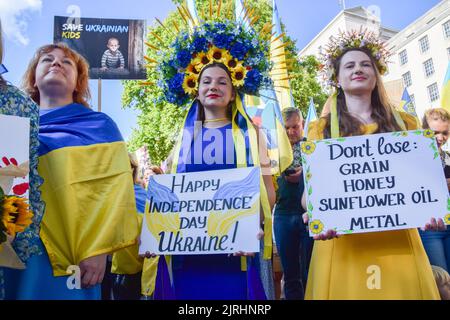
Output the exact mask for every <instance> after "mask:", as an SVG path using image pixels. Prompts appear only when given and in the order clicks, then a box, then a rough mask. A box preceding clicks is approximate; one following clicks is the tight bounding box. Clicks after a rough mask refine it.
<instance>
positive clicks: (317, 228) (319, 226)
mask: <svg viewBox="0 0 450 320" xmlns="http://www.w3.org/2000/svg"><path fill="white" fill-rule="evenodd" d="M309 229H310V230H311V232H312V233H314V234H319V233H321V232H322V231H323V223H322V221H320V220H313V221H311V223H310V224H309Z"/></svg>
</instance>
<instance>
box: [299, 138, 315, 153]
mask: <svg viewBox="0 0 450 320" xmlns="http://www.w3.org/2000/svg"><path fill="white" fill-rule="evenodd" d="M314 150H316V144H315V143H314V142H312V141H307V142H303V143H302V152H303V153H305V154H311V153H313V152H314Z"/></svg>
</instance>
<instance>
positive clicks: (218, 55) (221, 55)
mask: <svg viewBox="0 0 450 320" xmlns="http://www.w3.org/2000/svg"><path fill="white" fill-rule="evenodd" d="M227 53H228V52H227V50H225V49H220V48H217V47H211V49H209V51H208V53H207V55H208V58H209V59H210V60H211V61H213V62H219V63H224V62H225V61H226V60H225V57H226V54H227ZM228 55H229V53H228Z"/></svg>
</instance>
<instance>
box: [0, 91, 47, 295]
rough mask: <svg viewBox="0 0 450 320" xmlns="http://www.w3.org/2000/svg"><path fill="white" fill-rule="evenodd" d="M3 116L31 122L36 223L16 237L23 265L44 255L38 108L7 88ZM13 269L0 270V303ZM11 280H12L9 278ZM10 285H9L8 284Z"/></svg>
mask: <svg viewBox="0 0 450 320" xmlns="http://www.w3.org/2000/svg"><path fill="white" fill-rule="evenodd" d="M0 114H3V115H12V116H19V117H26V118H30V174H29V184H30V189H29V203H30V208H31V210H32V211H33V214H34V215H33V223H32V224H31V225H30V226H29V227H28V228H27V229H26V230H25V231H24V232H21V233H18V234H17V235H16V238H15V240H14V242H13V247H14V249H15V251H16V253H17V255H18V256H19V257H20V259H21V260H22V261H23V262H27V260H28V259H29V258H30V257H31V256H33V255H39V254H42V252H43V251H42V248H41V247H39V225H40V222H41V219H42V215H43V212H44V204H43V202H42V201H41V196H40V195H41V193H40V191H39V186H40V185H41V184H42V182H43V180H42V178H41V177H40V176H39V174H38V172H37V165H38V149H39V139H38V133H39V106H38V105H36V103H34V102H33V100H31V99H30V98H29V97H28V96H27V95H26V94H25V93H23V92H22V91H20V90H19V89H17V88H16V87H14V86H11V85H6V86H4V87H1V88H0ZM9 270H10V269H7V268H1V267H0V299H3V298H4V297H5V292H4V283H3V276H2V274H3V272H4V271H9ZM6 279H7V280H8V279H9V277H8V276H6ZM6 285H7V283H6Z"/></svg>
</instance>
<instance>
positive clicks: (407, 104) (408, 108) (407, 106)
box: [400, 88, 421, 127]
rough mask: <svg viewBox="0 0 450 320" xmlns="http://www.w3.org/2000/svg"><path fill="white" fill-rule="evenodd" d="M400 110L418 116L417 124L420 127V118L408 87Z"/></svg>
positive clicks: (403, 95) (404, 91)
mask: <svg viewBox="0 0 450 320" xmlns="http://www.w3.org/2000/svg"><path fill="white" fill-rule="evenodd" d="M400 110H401V111H404V112H406V113H408V114H410V115H412V116H413V117H414V118H416V121H417V125H418V126H419V127H420V126H421V125H420V121H419V118H418V117H417V112H416V107H415V106H414V104H413V102H412V100H411V96H410V95H409V93H408V89H406V88H405V89H404V90H403V94H402V101H401V103H400Z"/></svg>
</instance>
